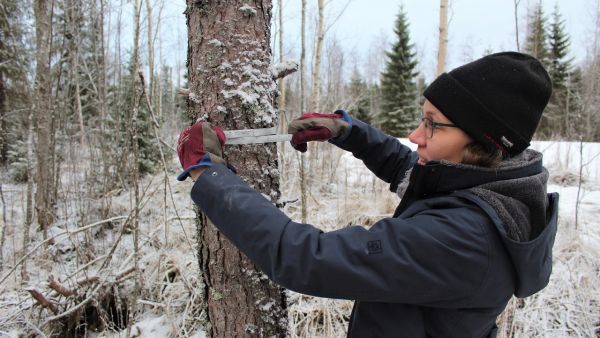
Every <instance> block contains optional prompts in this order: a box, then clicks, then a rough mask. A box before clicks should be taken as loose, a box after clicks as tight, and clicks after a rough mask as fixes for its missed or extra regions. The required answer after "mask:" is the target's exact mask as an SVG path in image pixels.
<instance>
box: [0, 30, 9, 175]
mask: <svg viewBox="0 0 600 338" xmlns="http://www.w3.org/2000/svg"><path fill="white" fill-rule="evenodd" d="M2 38H3V37H2V36H0V51H3V50H4V45H3V43H2ZM0 61H3V60H2V59H0ZM5 119H6V87H5V85H4V74H3V73H2V72H0V165H4V164H5V163H6V157H7V155H8V142H6V141H7V140H6V139H7V136H8V130H7V128H6V125H7V123H6V121H5Z"/></svg>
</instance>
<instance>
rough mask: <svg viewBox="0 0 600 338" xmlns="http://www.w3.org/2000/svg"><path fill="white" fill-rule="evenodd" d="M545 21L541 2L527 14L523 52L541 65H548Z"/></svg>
mask: <svg viewBox="0 0 600 338" xmlns="http://www.w3.org/2000/svg"><path fill="white" fill-rule="evenodd" d="M546 26H547V19H546V16H545V15H544V10H543V8H542V3H541V1H540V2H538V3H537V4H535V5H534V6H533V9H532V10H531V11H530V14H529V24H528V26H527V39H526V41H525V52H526V53H528V54H531V55H532V56H535V57H536V58H538V59H539V60H540V61H541V62H542V64H544V65H548V54H549V52H548V33H547V31H546Z"/></svg>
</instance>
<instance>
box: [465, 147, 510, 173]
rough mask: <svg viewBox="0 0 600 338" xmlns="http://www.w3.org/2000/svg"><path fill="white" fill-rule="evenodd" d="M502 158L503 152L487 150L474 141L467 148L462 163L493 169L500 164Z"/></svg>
mask: <svg viewBox="0 0 600 338" xmlns="http://www.w3.org/2000/svg"><path fill="white" fill-rule="evenodd" d="M502 157H503V154H502V150H500V149H497V148H496V149H494V150H491V151H490V150H486V147H485V146H484V145H483V144H481V143H479V142H477V141H473V142H471V143H469V144H467V145H466V146H465V150H464V152H463V160H462V163H463V164H470V165H476V166H479V167H487V168H493V167H497V166H498V164H500V162H501V161H502Z"/></svg>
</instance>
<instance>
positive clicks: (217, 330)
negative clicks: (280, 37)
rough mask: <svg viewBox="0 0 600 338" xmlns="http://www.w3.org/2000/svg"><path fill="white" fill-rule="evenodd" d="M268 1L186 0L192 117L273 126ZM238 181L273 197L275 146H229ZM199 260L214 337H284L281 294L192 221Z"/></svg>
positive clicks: (237, 125)
mask: <svg viewBox="0 0 600 338" xmlns="http://www.w3.org/2000/svg"><path fill="white" fill-rule="evenodd" d="M271 9H272V5H271V1H270V0H253V1H241V0H230V1H197V0H187V10H186V15H187V25H188V61H187V62H188V64H187V67H188V74H189V100H188V103H189V106H188V111H189V114H190V116H191V117H193V118H194V119H199V120H203V121H209V122H211V123H213V124H217V125H219V126H221V127H223V129H245V128H265V127H272V126H274V125H276V124H277V114H276V111H275V108H274V107H273V104H274V103H275V96H276V84H275V81H274V80H273V77H272V74H271V71H270V59H271V47H270V42H269V41H270V23H271ZM225 157H226V160H227V161H228V162H229V163H230V164H231V165H233V166H234V167H235V168H237V172H238V175H240V176H241V177H242V178H244V179H245V180H246V181H247V182H248V183H249V184H250V185H252V186H253V187H254V188H255V189H257V190H258V191H260V192H262V193H264V194H266V195H268V196H270V197H271V198H272V199H273V200H276V199H278V197H279V174H278V172H277V149H276V146H275V144H264V145H242V146H228V147H227V148H226V149H225ZM198 238H199V247H198V256H199V264H200V268H201V270H202V273H203V280H204V283H205V290H204V294H205V299H206V306H207V313H208V317H209V318H208V319H209V320H210V324H211V328H210V332H211V334H212V336H213V337H268V336H277V337H280V336H285V332H286V327H287V323H286V310H285V307H286V303H285V296H284V294H283V290H282V289H281V288H280V287H278V286H276V285H274V284H272V282H271V281H270V280H268V278H266V277H265V276H264V275H263V274H262V273H260V272H257V271H256V269H255V267H254V265H253V264H252V263H251V262H250V261H249V260H248V259H247V258H246V257H245V256H243V254H241V253H240V252H239V251H238V250H237V249H236V248H235V247H233V245H232V244H231V243H230V242H229V241H228V240H227V239H226V238H225V237H224V236H222V234H221V233H220V232H219V231H217V230H216V228H215V227H214V226H213V225H212V224H210V223H209V222H208V220H207V219H206V218H205V217H204V216H202V215H201V216H200V217H199V219H198Z"/></svg>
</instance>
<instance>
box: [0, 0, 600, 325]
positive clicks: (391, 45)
mask: <svg viewBox="0 0 600 338" xmlns="http://www.w3.org/2000/svg"><path fill="white" fill-rule="evenodd" d="M187 2H188V4H187V5H186V4H184V3H183V2H177V3H171V2H168V1H164V0H143V1H142V0H132V1H123V0H92V1H82V0H35V1H33V0H24V1H11V0H0V10H1V12H0V165H1V171H0V179H1V181H0V197H1V198H0V202H1V205H2V209H1V212H2V217H0V290H2V296H0V305H1V306H0V309H1V310H0V336H3V335H7V336H11V337H12V336H19V335H24V336H61V337H62V336H73V337H76V336H77V337H78V336H92V335H110V334H114V335H115V336H128V337H129V336H135V335H138V336H157V337H160V336H165V337H166V336H182V337H189V336H197V337H202V336H205V335H208V336H211V335H212V336H217V337H218V336H229V335H231V334H237V335H248V336H265V335H268V333H273V332H275V333H278V334H279V335H283V334H284V335H288V336H305V337H312V336H327V337H337V336H343V335H344V332H345V330H346V325H347V321H348V317H349V311H350V308H351V302H348V301H334V300H324V299H317V298H311V297H307V296H302V295H298V294H294V293H292V292H284V291H282V290H280V289H278V288H277V287H276V286H273V285H269V283H267V282H264V277H263V275H262V274H261V273H260V272H258V271H255V270H254V268H253V267H252V266H250V265H248V263H247V262H246V261H245V258H244V257H242V256H241V255H240V254H239V253H235V252H236V251H235V250H234V249H233V248H227V246H228V244H227V241H226V239H224V238H220V237H219V236H218V234H217V235H215V236H216V237H214V238H213V237H210V236H212V235H211V233H210V231H209V230H210V229H211V226H210V225H209V224H208V223H207V220H206V219H204V218H203V216H202V215H200V214H198V213H197V212H196V210H195V209H194V208H193V206H192V203H191V200H190V199H189V189H190V187H191V186H190V183H189V182H185V183H176V182H175V180H174V177H175V176H176V174H177V172H178V170H179V168H178V163H177V159H176V157H175V156H174V149H173V147H174V144H175V142H176V139H177V136H178V133H179V131H180V130H181V129H182V128H183V127H185V126H186V125H189V124H190V123H192V122H193V121H195V120H196V119H206V120H209V121H212V122H220V121H221V122H223V125H224V126H225V127H227V126H233V125H237V122H236V121H239V120H243V119H250V118H249V117H252V118H254V120H257V117H258V120H259V122H257V123H255V124H254V125H253V124H252V123H250V122H249V125H248V126H249V127H266V126H272V125H278V126H279V128H281V129H282V130H283V129H284V128H285V125H286V122H287V121H289V120H290V119H292V118H294V117H297V116H298V115H299V114H300V112H302V111H321V112H331V111H333V110H335V109H338V108H344V109H347V110H348V111H349V112H350V114H351V115H352V116H354V117H356V118H359V119H361V120H364V121H366V122H368V123H371V124H373V125H375V126H377V127H379V128H381V129H383V130H384V131H386V132H388V133H390V134H391V135H394V136H396V137H399V138H402V137H404V136H405V135H406V134H407V132H408V131H409V130H411V129H412V128H414V127H415V125H416V121H417V120H418V119H417V118H418V115H419V106H420V104H421V102H422V101H421V100H422V96H421V93H422V91H423V89H424V88H425V87H426V86H427V83H429V82H430V81H432V79H433V78H435V76H436V75H437V74H439V73H441V72H443V71H446V70H449V69H451V68H452V67H454V66H457V65H460V64H462V63H464V62H467V61H470V60H473V59H476V58H478V57H480V56H482V55H485V54H487V53H491V52H495V51H501V50H509V49H510V50H520V51H523V52H527V53H530V54H532V55H535V56H536V57H538V58H539V59H540V60H542V62H543V63H544V64H545V65H546V67H547V68H548V70H549V72H550V75H551V77H552V79H553V83H554V93H553V96H552V98H551V102H550V105H549V106H548V108H547V110H546V112H545V115H544V118H543V120H542V122H541V125H540V128H539V131H538V133H537V134H536V140H537V141H536V142H535V143H534V145H533V146H534V147H535V148H536V149H538V150H540V151H543V152H544V154H545V156H546V165H547V166H548V167H549V168H550V169H551V180H552V184H551V186H550V189H553V190H559V191H560V192H561V193H562V194H563V196H565V198H564V201H561V215H564V216H561V220H560V222H561V225H560V227H561V232H560V233H559V239H558V244H559V245H558V246H557V250H556V253H555V254H556V257H557V259H556V261H557V267H556V268H555V269H556V270H557V271H558V273H557V274H555V276H554V277H553V278H554V279H553V281H551V285H550V286H549V287H548V290H547V291H545V293H543V294H542V295H539V296H536V297H532V298H530V299H527V300H516V299H515V300H513V301H511V303H510V305H509V307H508V308H507V310H506V311H505V313H504V314H503V315H502V317H501V319H500V324H501V327H502V330H503V331H502V332H501V335H502V336H532V335H542V336H589V337H593V336H597V335H598V332H599V326H600V317H599V316H598V313H599V311H598V310H599V309H600V293H599V292H600V291H599V285H600V283H599V282H600V280H599V277H598V271H599V270H598V269H599V265H600V264H599V263H598V261H599V259H598V254H597V253H598V252H600V250H598V239H599V236H598V234H599V233H600V230H598V225H597V222H596V221H595V219H594V216H596V215H597V211H590V210H591V209H594V208H595V207H597V204H594V202H591V201H593V200H594V198H595V196H597V192H598V190H599V189H598V188H597V187H598V177H599V175H598V167H597V166H596V165H594V163H595V161H597V157H598V154H600V149H599V147H598V145H597V142H598V139H599V138H600V123H599V122H600V121H599V119H600V102H599V101H600V1H597V0H594V1H592V0H588V1H577V2H575V1H573V2H569V5H568V6H567V8H568V10H567V11H566V13H568V14H567V16H566V17H567V18H568V20H567V19H565V16H564V14H563V13H565V12H563V9H562V7H561V6H562V5H564V3H559V2H555V3H551V2H549V1H521V0H514V1H505V3H510V6H508V7H504V8H503V10H502V12H501V14H498V15H491V14H490V13H488V14H487V15H485V14H481V15H480V16H482V17H483V19H484V20H486V19H487V21H488V23H489V24H488V26H490V27H492V28H493V30H494V32H503V33H502V36H503V37H502V38H500V39H499V40H497V41H496V40H493V39H491V35H492V33H491V32H490V33H487V34H489V36H486V33H485V32H478V30H477V29H476V28H474V27H476V23H477V22H480V20H479V19H480V18H479V17H478V18H477V20H476V19H472V20H473V22H472V23H470V22H469V20H467V19H464V18H463V17H462V16H461V15H462V13H463V11H465V9H464V8H466V7H465V4H467V3H468V1H466V0H463V1H460V0H456V1H447V0H446V1H444V0H442V1H440V2H438V1H431V2H430V3H435V6H433V7H419V6H418V5H416V4H417V2H413V1H406V4H404V5H401V4H395V5H394V6H391V8H392V9H390V10H388V11H387V12H390V13H388V15H387V19H383V18H386V16H382V17H378V18H376V19H373V18H371V16H370V15H369V11H368V7H367V8H365V7H364V3H362V2H361V1H358V0H356V1H335V2H334V1H331V2H324V1H323V0H317V1H314V2H310V3H307V2H306V1H305V0H302V1H284V0H278V1H274V3H273V6H274V7H273V8H271V2H270V1H231V3H229V4H221V2H214V3H218V4H219V5H215V6H214V7H211V6H212V5H209V4H208V3H206V2H203V1H191V0H190V1H187ZM383 3H387V2H382V4H383ZM419 3H423V2H419ZM428 5H429V6H431V4H428ZM504 5H505V6H506V4H504ZM220 6H221V7H220ZM222 6H225V7H222ZM227 6H229V7H230V8H233V11H234V12H236V13H237V14H238V15H240V16H241V18H242V20H247V21H252V20H262V21H263V23H265V26H267V27H269V28H270V32H269V29H267V33H266V34H265V35H264V36H263V37H262V38H263V40H264V41H258V40H256V41H254V40H244V44H245V45H247V46H248V48H247V49H246V50H244V51H241V52H240V55H242V56H243V57H246V58H247V59H248V62H249V63H246V64H244V61H243V60H242V61H240V62H238V63H237V64H236V63H235V62H231V63H229V62H226V61H225V58H224V57H217V58H216V61H215V62H216V63H214V65H215V68H218V69H220V70H223V71H224V72H225V71H228V69H229V68H233V69H234V70H235V68H236V67H239V71H240V73H244V72H246V71H248V72H250V74H255V76H252V75H244V76H247V78H246V79H245V80H247V81H242V80H243V79H242V77H240V81H239V83H238V82H236V81H234V80H235V79H234V80H231V79H230V81H231V83H229V82H227V81H226V80H227V79H229V78H226V77H221V81H222V82H223V86H224V87H223V88H226V87H227V86H230V87H232V88H230V89H232V90H227V91H225V92H222V91H219V90H217V91H214V90H213V92H214V93H213V94H214V95H219V93H222V95H220V96H219V99H217V101H219V103H220V104H218V105H215V109H214V110H211V111H203V110H202V106H203V102H205V101H206V98H207V97H208V96H206V95H210V93H205V92H204V91H199V90H198V88H201V87H202V85H201V84H200V83H201V82H202V81H203V79H209V78H210V76H209V75H210V74H209V75H206V77H203V76H202V74H200V75H201V76H198V71H199V70H200V69H201V68H202V66H203V64H202V62H199V65H196V64H195V63H194V62H195V60H197V59H199V58H198V57H194V55H195V54H194V50H193V49H194V48H195V47H196V45H195V42H194V41H196V40H195V39H196V38H197V37H198V36H197V35H195V34H197V33H198V30H196V29H189V27H190V26H191V25H192V23H193V22H195V21H194V19H195V17H194V15H195V14H194V13H195V12H194V11H195V10H198V11H200V14H202V11H204V12H209V11H217V10H223V9H226V8H227ZM381 6H382V7H383V5H381ZM388 6H389V4H388ZM469 6H471V7H473V6H477V5H472V4H469ZM479 6H482V5H481V4H479ZM493 6H495V4H492V5H489V8H488V11H490V12H493V8H494V7H493ZM574 6H575V7H574ZM467 7H468V6H467ZM432 8H433V9H432ZM573 8H577V10H573ZM357 11H358V12H359V14H354V13H356V12H357ZM373 11H375V10H373ZM391 12H393V13H391ZM416 12H419V16H417V15H416V14H415V13H416ZM482 13H485V12H482ZM573 13H579V16H578V15H577V14H573ZM582 13H585V15H583V14H582ZM470 16H471V18H473V15H472V14H471V15H470ZM413 17H414V18H416V19H415V21H417V22H412V21H411V18H413ZM500 17H502V18H504V21H495V20H496V19H498V18H500ZM506 18H509V19H512V20H510V21H507V20H506ZM203 20H204V21H203ZM206 20H209V19H208V18H206V16H205V17H202V15H201V16H200V19H199V22H200V24H202V23H203V22H205V21H206ZM377 22H385V23H386V24H384V25H383V27H388V28H387V31H386V29H385V28H380V27H378V25H377V24H376V23H377ZM186 25H187V27H186ZM340 26H342V27H340ZM350 26H352V27H350ZM371 26H373V27H371ZM345 27H347V28H345ZM415 27H416V28H415ZM469 27H473V28H472V29H473V31H471V32H470V33H467V34H466V35H460V34H463V33H461V32H465V31H467V30H468V29H469ZM454 28H456V30H454ZM368 31H369V32H375V33H372V34H366V33H363V32H368ZM454 32H456V33H454ZM221 33H222V34H224V35H228V36H229V37H227V36H225V37H224V38H222V39H220V40H219V39H205V40H206V41H203V42H200V43H199V44H198V46H201V47H203V49H204V50H212V49H220V48H223V46H224V45H225V46H228V43H229V41H228V40H227V39H228V38H230V37H232V36H234V35H235V34H228V33H229V32H227V31H226V30H225V29H223V30H222V32H221ZM242 33H243V32H242V31H240V34H242ZM478 33H480V34H481V35H477V34H478ZM215 34H218V33H215ZM494 34H495V33H494ZM242 35H243V34H242ZM236 36H237V35H236ZM237 39H238V40H243V39H241V38H239V36H237ZM188 46H189V47H192V48H188ZM257 47H262V48H257ZM244 53H245V54H244ZM223 55H225V54H223ZM209 58H210V55H209V57H208V58H207V59H209ZM200 59H202V60H201V61H204V58H200ZM242 59H243V58H242ZM238 60H239V59H238ZM233 61H235V60H233ZM191 65H194V67H192V66H191ZM264 74H268V76H267V78H268V80H267V81H274V80H277V87H276V88H275V87H274V85H275V84H274V82H273V83H271V85H272V86H273V88H270V87H268V86H267V87H268V88H267V89H264V88H263V87H261V86H258V85H257V83H258V82H259V81H263V80H264V79H265V78H263V77H262V76H264ZM286 75H287V77H285V76H286ZM271 78H272V79H273V80H272V79H271ZM232 79H233V78H232ZM211 83H212V82H211ZM245 83H250V85H248V86H244V84H245ZM238 113H239V114H242V115H236V114H238ZM215 114H220V115H215ZM244 114H245V115H244ZM243 116H246V117H245V118H244V117H243ZM250 120H252V119H250ZM241 125H243V123H242V124H241ZM403 142H406V140H403ZM265 151H266V153H268V154H270V155H264V152H265ZM272 154H276V156H274V157H273V155H272ZM229 156H230V158H229V160H230V161H232V162H235V161H242V162H244V161H245V162H244V163H251V162H252V161H253V159H259V160H260V159H265V158H266V160H265V161H266V163H268V165H267V166H265V167H257V168H256V173H254V174H256V175H255V176H257V177H259V179H258V181H253V182H252V184H253V185H255V186H257V187H258V188H259V189H261V190H265V192H266V193H267V195H270V196H271V198H272V199H273V202H274V203H277V205H278V206H279V207H281V208H282V209H283V210H284V211H285V212H286V213H287V214H288V215H290V217H292V218H294V219H297V220H301V221H303V222H310V223H313V224H315V225H317V226H319V227H321V228H322V229H324V230H332V229H335V228H339V227H340V226H347V225H350V224H360V225H364V226H367V227H368V226H370V225H371V224H373V222H376V221H377V219H380V218H382V217H386V216H387V215H389V214H391V213H392V212H393V208H394V206H395V204H396V203H397V202H398V200H397V197H396V196H395V195H393V194H390V193H389V192H387V191H386V189H387V187H386V186H385V185H384V184H383V183H382V182H380V181H378V180H376V179H375V178H374V177H373V176H371V175H370V174H369V173H368V172H366V171H365V170H364V168H362V167H360V165H359V164H358V163H355V161H354V159H352V158H351V157H349V156H347V154H343V153H342V152H341V151H339V150H338V149H334V148H333V147H331V146H329V145H327V144H319V145H312V146H311V148H310V150H309V152H308V153H307V154H306V155H303V156H300V155H299V154H298V153H297V152H295V151H293V150H292V149H291V147H289V146H288V145H284V144H280V145H278V146H277V148H275V147H274V146H270V148H269V147H268V146H264V147H260V146H248V147H247V148H237V150H235V151H234V150H231V154H230V155H229ZM252 156H254V157H252ZM261 156H262V157H261ZM265 156H266V157H265ZM269 156H270V157H269ZM258 162H260V161H258ZM308 173H310V174H308ZM241 175H242V176H244V175H246V177H245V178H246V179H247V180H249V181H251V177H252V174H250V173H244V172H242V173H241ZM263 176H264V177H263ZM264 178H268V181H271V182H275V183H274V185H273V186H269V187H267V186H265V184H264V182H263V181H264V180H263V181H261V179H264ZM365 194H367V195H368V196H372V198H370V199H368V200H369V202H368V203H364V202H363V203H359V202H358V201H361V200H362V201H364V200H365V199H364V195H365ZM595 199H596V200H598V198H595ZM326 206H329V209H328V211H327V212H323V208H326ZM215 238H216V239H215ZM211 240H213V241H214V242H215V243H219V247H217V248H213V247H211V246H210V245H209V243H207V242H210V241H211ZM222 247H223V248H225V249H223V248H222ZM213 250H214V251H213ZM209 253H210V254H209ZM213 253H214V255H212V254H213ZM220 253H225V254H222V255H223V256H222V257H220V256H219V254H220ZM209 256H210V257H209ZM215 257H220V258H218V259H217V258H215ZM232 257H233V258H232ZM213 259H216V260H213ZM215 264H216V265H219V266H221V267H223V269H222V270H223V271H219V273H220V274H222V277H223V278H216V277H215V275H216V274H215V273H214V272H215V271H213V270H210V269H211V266H213V265H215ZM237 265H240V266H241V267H242V268H239V269H238V268H231V267H235V266H237ZM227 267H229V269H228V268H227ZM229 270H235V271H229ZM236 271H237V272H236ZM236 273H237V274H236ZM211 278H212V279H211ZM215 278H216V279H215ZM227 280H233V285H224V284H219V283H225V282H227ZM245 294H256V295H258V296H257V298H251V297H247V296H244V295H245ZM229 299H235V300H236V302H229ZM240 299H245V300H244V301H240ZM244 302H245V303H246V306H245V307H244V306H241V305H240V303H244ZM231 304H235V306H237V308H236V307H228V306H231ZM228 313H229V317H228V315H227V314H228ZM233 316H237V317H238V318H242V319H243V320H237V321H236V320H235V319H234V318H230V317H233Z"/></svg>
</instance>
